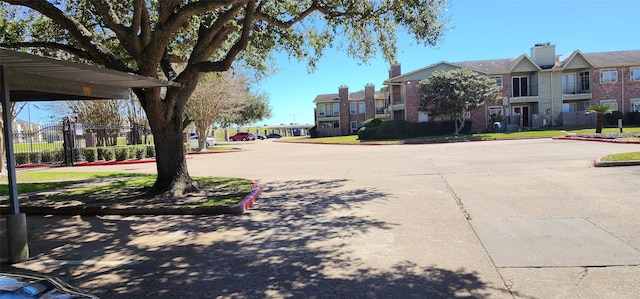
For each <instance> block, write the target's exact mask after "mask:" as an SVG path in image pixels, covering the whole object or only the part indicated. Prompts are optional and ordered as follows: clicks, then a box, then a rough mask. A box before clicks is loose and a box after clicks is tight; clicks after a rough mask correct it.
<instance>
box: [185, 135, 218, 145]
mask: <svg viewBox="0 0 640 299" xmlns="http://www.w3.org/2000/svg"><path fill="white" fill-rule="evenodd" d="M214 145H216V140H215V139H213V137H211V136H209V137H207V144H206V145H205V147H210V146H214ZM189 147H191V148H198V135H193V136H191V138H189Z"/></svg>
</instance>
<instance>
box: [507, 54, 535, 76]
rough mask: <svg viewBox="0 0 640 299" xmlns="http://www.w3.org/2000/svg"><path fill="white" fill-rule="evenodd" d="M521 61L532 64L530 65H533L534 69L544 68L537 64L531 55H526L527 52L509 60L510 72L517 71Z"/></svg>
mask: <svg viewBox="0 0 640 299" xmlns="http://www.w3.org/2000/svg"><path fill="white" fill-rule="evenodd" d="M521 63H525V64H528V65H530V66H533V69H535V70H538V71H539V70H541V69H542V68H541V67H540V66H539V65H538V64H536V63H535V62H534V61H533V60H532V59H531V58H530V57H529V56H527V55H525V54H522V55H520V56H518V57H516V58H514V59H512V60H511V61H510V62H509V66H510V69H509V73H510V72H514V71H516V67H517V66H518V65H520V64H521Z"/></svg>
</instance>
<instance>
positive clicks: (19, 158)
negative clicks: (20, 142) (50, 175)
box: [14, 153, 29, 165]
mask: <svg viewBox="0 0 640 299" xmlns="http://www.w3.org/2000/svg"><path fill="white" fill-rule="evenodd" d="M14 159H15V161H16V165H24V164H29V153H16V154H15V155H14Z"/></svg>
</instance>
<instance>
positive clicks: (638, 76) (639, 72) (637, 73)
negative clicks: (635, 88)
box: [631, 67, 640, 81]
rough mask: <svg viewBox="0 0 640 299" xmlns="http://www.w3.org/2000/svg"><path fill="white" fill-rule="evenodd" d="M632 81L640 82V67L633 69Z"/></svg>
mask: <svg viewBox="0 0 640 299" xmlns="http://www.w3.org/2000/svg"><path fill="white" fill-rule="evenodd" d="M631 81H640V67H632V68H631Z"/></svg>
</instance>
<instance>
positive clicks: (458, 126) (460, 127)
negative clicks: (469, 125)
mask: <svg viewBox="0 0 640 299" xmlns="http://www.w3.org/2000/svg"><path fill="white" fill-rule="evenodd" d="M462 115H464V114H462ZM453 122H454V123H455V126H456V131H455V132H454V133H453V135H455V136H458V135H460V131H462V128H464V117H462V119H461V120H460V119H456V120H454V121H453ZM458 122H459V123H460V124H459V125H458Z"/></svg>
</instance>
